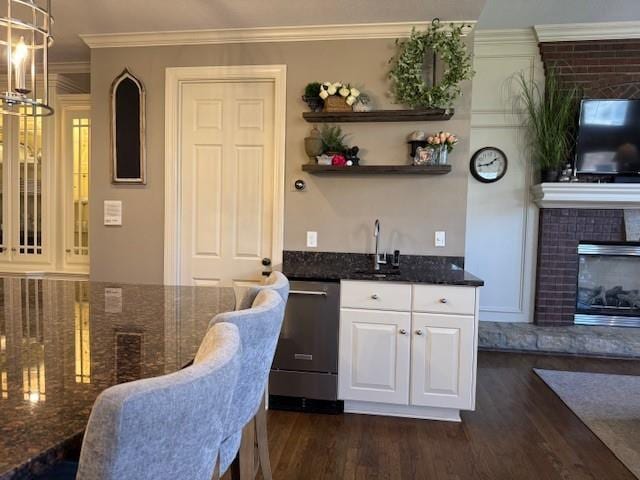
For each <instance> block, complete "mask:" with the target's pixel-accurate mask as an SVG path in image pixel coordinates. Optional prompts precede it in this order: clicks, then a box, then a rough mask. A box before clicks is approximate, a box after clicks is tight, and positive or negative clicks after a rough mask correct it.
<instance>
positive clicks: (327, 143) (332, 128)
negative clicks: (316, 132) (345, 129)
mask: <svg viewBox="0 0 640 480" xmlns="http://www.w3.org/2000/svg"><path fill="white" fill-rule="evenodd" d="M320 138H321V139H322V146H323V147H324V152H325V153H326V152H334V153H343V152H344V151H345V150H346V149H347V144H346V138H347V135H346V134H344V133H342V128H341V127H340V126H338V125H323V126H322V129H321V130H320Z"/></svg>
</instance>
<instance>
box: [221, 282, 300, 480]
mask: <svg viewBox="0 0 640 480" xmlns="http://www.w3.org/2000/svg"><path fill="white" fill-rule="evenodd" d="M285 280H286V278H285ZM286 288H287V290H288V281H287V284H286ZM284 308H285V302H284V300H283V299H282V297H281V296H280V295H279V294H278V293H277V292H276V291H274V290H270V289H262V290H261V291H259V292H258V294H257V295H256V297H255V300H254V302H253V305H252V307H251V308H250V309H245V310H238V311H235V312H227V313H221V314H220V315H217V316H216V317H215V318H214V319H213V320H212V323H214V324H215V323H217V322H229V323H233V324H235V325H237V326H238V329H239V330H240V338H241V341H242V367H241V369H240V375H239V377H238V383H237V385H236V389H235V392H234V394H233V400H232V402H231V410H230V411H229V424H228V426H227V430H226V436H225V439H224V440H223V442H222V446H221V447H220V472H222V473H224V472H225V471H226V470H227V469H228V468H229V467H230V466H231V463H232V462H233V460H234V459H235V457H236V454H237V453H238V450H239V449H240V444H241V442H242V444H243V447H244V446H246V447H247V448H246V451H247V452H246V454H245V455H242V454H241V455H240V459H239V469H240V478H242V479H244V478H253V472H254V465H253V460H254V455H253V452H254V450H253V449H254V437H253V434H254V432H255V425H253V423H252V422H253V419H254V416H255V415H256V413H257V412H258V410H259V409H260V408H263V409H264V405H263V399H264V391H265V387H266V385H267V380H268V377H269V370H270V369H271V363H272V362H273V356H274V354H275V350H276V345H277V343H278V337H279V335H280V328H281V327H282V320H283V318H284ZM245 427H246V428H245ZM243 429H244V434H245V435H244V436H243ZM265 431H266V425H265ZM265 440H266V439H265ZM266 453H267V460H268V450H267V452H266ZM262 465H263V464H262V463H261V466H262ZM262 474H263V477H264V478H265V479H268V478H270V475H271V469H270V468H269V471H268V472H265V470H264V468H263V472H262Z"/></svg>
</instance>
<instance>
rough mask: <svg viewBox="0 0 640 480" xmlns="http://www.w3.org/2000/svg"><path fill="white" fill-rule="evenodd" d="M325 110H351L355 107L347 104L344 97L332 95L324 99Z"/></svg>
mask: <svg viewBox="0 0 640 480" xmlns="http://www.w3.org/2000/svg"><path fill="white" fill-rule="evenodd" d="M323 110H324V111H325V112H351V111H352V110H353V109H352V108H351V106H350V105H348V104H347V102H346V101H345V98H344V97H341V96H340V95H331V96H329V97H327V98H325V100H324V109H323Z"/></svg>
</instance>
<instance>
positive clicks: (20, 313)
mask: <svg viewBox="0 0 640 480" xmlns="http://www.w3.org/2000/svg"><path fill="white" fill-rule="evenodd" d="M234 308H235V295H234V291H233V289H232V288H217V287H169V286H159V285H127V284H112V283H109V284H107V283H96V282H76V281H64V280H36V279H21V278H0V480H9V479H11V480H16V479H20V480H22V479H29V478H32V476H33V473H37V472H39V471H42V469H43V468H45V467H46V466H47V465H48V464H51V463H53V462H56V461H59V460H60V459H61V458H63V457H64V456H65V454H66V453H67V452H68V451H69V450H72V449H73V448H77V446H78V445H79V444H80V441H81V438H82V433H83V431H84V428H85V426H86V422H87V419H88V417H89V413H90V411H91V407H92V406H93V402H94V400H95V398H96V397H97V396H98V394H99V393H100V392H102V391H103V390H104V389H106V388H107V387H109V386H111V385H114V384H117V383H122V382H126V381H131V380H136V379H139V378H147V377H153V376H158V375H163V374H166V373H171V372H174V371H176V370H178V369H180V368H181V367H182V366H184V365H185V364H187V363H188V362H189V361H190V360H191V359H192V358H193V356H194V355H195V352H196V351H197V349H198V346H199V345H200V341H201V339H202V338H203V336H204V334H205V332H206V330H207V326H208V324H209V321H210V320H211V318H212V317H214V316H215V315H216V314H217V313H220V312H224V311H229V310H233V309H234Z"/></svg>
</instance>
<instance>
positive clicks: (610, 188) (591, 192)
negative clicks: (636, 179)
mask: <svg viewBox="0 0 640 480" xmlns="http://www.w3.org/2000/svg"><path fill="white" fill-rule="evenodd" d="M531 192H532V194H533V200H534V201H535V202H536V203H537V204H538V206H539V207H540V208H640V184H638V183H541V184H539V185H535V186H534V187H532V189H531Z"/></svg>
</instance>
